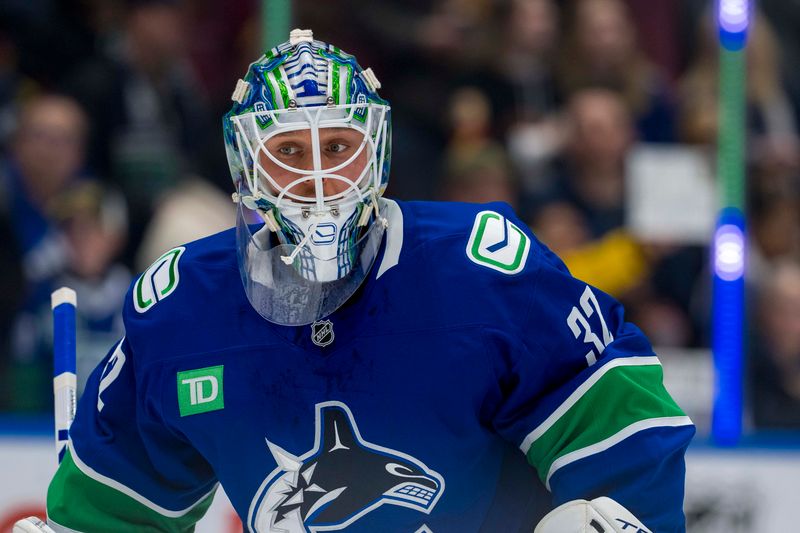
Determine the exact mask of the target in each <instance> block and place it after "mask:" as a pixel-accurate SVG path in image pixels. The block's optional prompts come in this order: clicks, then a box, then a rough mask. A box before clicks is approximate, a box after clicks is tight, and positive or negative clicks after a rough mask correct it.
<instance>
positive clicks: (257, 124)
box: [224, 30, 390, 325]
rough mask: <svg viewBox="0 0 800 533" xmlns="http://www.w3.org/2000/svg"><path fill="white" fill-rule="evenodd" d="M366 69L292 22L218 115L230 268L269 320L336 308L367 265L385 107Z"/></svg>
mask: <svg viewBox="0 0 800 533" xmlns="http://www.w3.org/2000/svg"><path fill="white" fill-rule="evenodd" d="M378 86H379V84H378V82H377V80H376V79H375V77H374V75H373V74H372V73H371V71H364V70H362V69H361V68H360V67H359V66H358V65H357V63H356V62H355V59H354V58H353V57H352V56H348V55H347V54H344V53H343V52H341V51H339V50H338V49H336V48H335V47H331V46H329V45H326V44H324V43H321V42H319V41H313V40H312V39H311V36H310V32H308V31H305V32H304V31H300V30H295V31H294V32H292V39H290V41H289V42H287V43H284V44H283V45H281V46H279V47H277V48H275V49H273V50H272V51H271V52H270V53H269V54H268V55H265V56H264V57H262V58H261V59H260V60H259V61H257V62H255V63H253V64H252V65H251V66H250V69H249V70H248V74H247V76H246V78H245V80H240V82H239V84H238V85H237V89H236V92H235V93H234V96H233V99H234V102H235V104H234V106H233V109H232V110H231V111H230V112H229V113H228V114H227V115H226V116H225V118H224V128H225V137H226V148H227V153H228V161H229V164H230V167H231V173H232V177H233V179H234V183H235V184H236V186H237V192H236V193H235V194H234V199H235V200H236V201H237V202H238V204H239V209H238V210H237V212H238V216H237V244H238V250H239V266H240V271H241V275H242V281H243V283H244V287H245V292H246V293H247V297H248V299H249V301H250V303H251V304H252V305H253V307H254V308H255V309H256V310H257V311H258V312H259V313H260V314H261V315H262V316H263V317H264V318H266V319H267V320H269V321H271V322H275V323H278V324H283V325H303V324H309V323H311V322H313V321H315V320H318V319H320V318H322V317H324V316H327V315H329V314H330V313H332V312H334V311H335V310H336V309H338V308H339V307H340V306H341V305H342V304H343V303H344V302H345V301H346V300H347V299H348V298H349V297H350V296H351V295H352V294H353V293H354V292H355V291H356V289H357V288H358V287H359V285H360V284H361V282H362V281H363V280H364V279H365V277H366V276H367V274H368V273H369V271H370V268H371V267H372V264H373V263H374V261H375V257H376V255H377V253H378V249H379V247H380V243H381V241H382V238H383V234H384V230H385V226H386V219H385V217H384V216H383V213H382V207H381V205H382V202H381V201H380V197H381V195H382V193H383V191H384V190H385V188H386V182H387V180H388V168H389V155H390V154H389V142H390V138H389V137H390V132H389V124H390V122H389V106H388V105H387V103H386V102H385V101H384V100H381V99H380V98H379V97H378V96H377V93H376V92H375V90H376V89H377V87H378Z"/></svg>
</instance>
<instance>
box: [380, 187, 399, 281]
mask: <svg viewBox="0 0 800 533" xmlns="http://www.w3.org/2000/svg"><path fill="white" fill-rule="evenodd" d="M382 202H383V203H384V204H385V205H386V218H387V220H388V221H389V228H388V229H387V230H386V251H385V252H384V253H383V258H382V259H381V265H380V268H378V273H377V274H375V279H378V278H379V277H381V276H382V275H383V274H384V273H385V272H386V271H387V270H389V269H390V268H392V267H393V266H396V265H397V263H399V262H400V250H402V248H403V211H402V210H401V209H400V206H399V205H397V202H395V201H394V200H389V199H386V198H383V199H382Z"/></svg>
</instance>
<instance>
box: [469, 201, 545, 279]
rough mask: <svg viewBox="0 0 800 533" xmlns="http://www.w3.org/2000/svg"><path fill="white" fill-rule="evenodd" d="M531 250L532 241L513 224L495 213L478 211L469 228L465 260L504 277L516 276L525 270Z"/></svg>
mask: <svg viewBox="0 0 800 533" xmlns="http://www.w3.org/2000/svg"><path fill="white" fill-rule="evenodd" d="M530 247H531V240H530V239H529V238H528V236H527V235H525V232H523V231H522V230H521V229H519V228H518V227H517V226H516V225H515V224H514V223H513V222H511V221H510V220H508V219H507V218H505V217H504V216H503V215H501V214H500V213H496V212H495V211H481V212H480V213H478V215H477V216H476V217H475V224H474V225H473V226H472V234H471V235H470V237H469V242H468V243H467V257H469V259H470V260H471V261H472V262H473V263H476V264H478V265H481V266H484V267H487V268H491V269H494V270H497V271H498V272H502V273H503V274H516V273H518V272H520V271H522V269H523V268H525V262H526V261H527V260H528V252H529V251H530Z"/></svg>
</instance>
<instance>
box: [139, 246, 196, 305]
mask: <svg viewBox="0 0 800 533" xmlns="http://www.w3.org/2000/svg"><path fill="white" fill-rule="evenodd" d="M185 251H186V248H184V247H183V246H179V247H178V248H173V249H172V250H170V251H169V252H167V253H165V254H164V255H162V256H161V257H159V258H158V259H156V261H155V262H154V263H153V264H152V265H150V266H149V267H148V269H147V270H145V271H144V272H143V273H142V275H141V276H139V279H138V280H136V285H134V287H133V306H134V308H136V311H138V312H139V313H144V312H146V311H148V310H150V308H152V307H153V306H154V305H155V304H157V303H158V302H160V301H161V300H163V299H164V298H166V297H167V296H169V295H170V294H172V293H173V292H174V291H175V289H176V288H177V287H178V282H179V281H180V272H179V271H178V261H180V258H181V256H182V255H183V252H185Z"/></svg>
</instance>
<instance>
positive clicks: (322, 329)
mask: <svg viewBox="0 0 800 533" xmlns="http://www.w3.org/2000/svg"><path fill="white" fill-rule="evenodd" d="M333 338H334V335H333V322H331V321H330V320H317V321H316V322H314V323H313V324H311V342H313V343H314V344H316V345H317V346H319V347H322V348H324V347H325V346H328V345H329V344H330V343H332V342H333Z"/></svg>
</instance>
